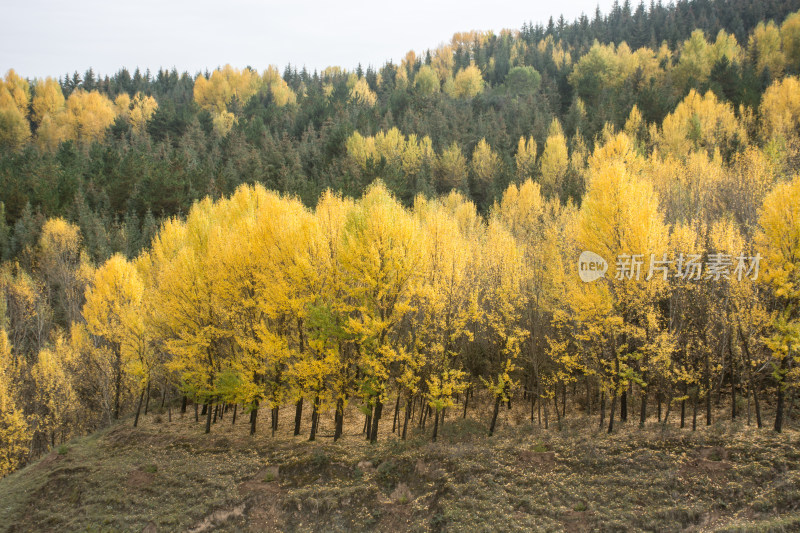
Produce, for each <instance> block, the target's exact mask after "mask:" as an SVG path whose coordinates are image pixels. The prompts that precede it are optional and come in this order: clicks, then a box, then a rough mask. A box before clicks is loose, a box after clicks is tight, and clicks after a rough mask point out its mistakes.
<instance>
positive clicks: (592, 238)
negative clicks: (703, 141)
mask: <svg viewBox="0 0 800 533" xmlns="http://www.w3.org/2000/svg"><path fill="white" fill-rule="evenodd" d="M625 138H626V136H624V134H620V140H624V139H625ZM607 155H612V154H607ZM629 166H630V167H632V169H631V170H633V169H635V168H636V167H637V166H638V165H637V164H635V163H634V164H633V165H629V164H626V163H625V162H624V160H620V159H618V158H615V157H613V156H612V157H608V158H607V159H606V160H605V161H603V160H598V159H595V160H594V162H593V164H590V173H591V176H590V179H589V188H588V191H587V194H586V197H585V198H584V201H583V205H582V206H581V213H580V222H579V236H578V242H579V244H580V245H581V246H582V247H583V249H584V250H585V251H589V252H593V253H595V254H598V255H599V256H600V257H602V258H603V259H604V260H605V261H606V262H607V263H608V264H609V274H608V275H607V276H606V277H605V278H602V279H600V280H598V281H595V282H593V283H591V284H589V283H587V284H584V285H585V286H584V287H582V292H584V293H585V294H586V298H588V299H590V300H595V301H598V303H597V304H594V305H592V307H593V308H597V309H599V310H601V313H602V314H601V315H599V316H597V317H596V318H597V319H599V320H600V321H601V325H602V329H605V334H606V335H605V336H606V338H607V339H608V344H607V346H606V347H604V349H603V353H604V360H603V363H604V367H605V368H603V369H602V370H603V371H604V373H605V375H606V376H607V378H608V380H609V386H610V389H611V393H612V411H611V418H610V422H609V431H612V430H613V423H614V412H615V407H616V402H617V396H619V395H621V396H622V397H621V405H620V407H621V410H620V411H621V418H622V420H623V421H625V420H626V419H627V404H626V400H627V394H626V391H627V388H628V385H629V381H630V378H631V377H632V376H634V375H635V372H634V371H635V368H636V366H637V364H636V362H637V358H639V359H640V358H641V357H640V355H641V354H642V353H643V351H642V349H641V348H642V347H643V346H644V345H645V344H646V343H647V341H648V335H647V329H648V326H649V325H650V324H649V322H651V320H650V319H649V315H650V314H651V313H652V312H653V309H654V307H655V306H656V304H657V302H658V301H659V299H660V298H661V293H662V292H663V290H664V289H665V287H666V283H665V282H666V278H667V276H668V270H665V268H668V266H669V264H668V263H667V262H666V261H667V258H666V257H665V254H666V246H667V231H666V227H665V226H664V223H663V218H662V215H661V212H660V211H659V206H658V198H657V196H656V195H655V192H654V191H653V188H652V186H651V185H650V184H649V183H648V182H646V181H645V180H643V179H642V178H641V177H640V176H638V175H637V174H636V173H635V171H633V172H632V171H631V170H629V168H628V167H629ZM612 264H614V265H615V267H616V268H615V269H613V271H614V275H613V277H612V276H611V274H610V273H611V271H612V267H611V266H610V265H612ZM645 278H649V279H647V280H645ZM609 299H610V302H608V303H604V302H603V301H604V300H609ZM576 301H577V299H576ZM604 308H605V309H610V311H611V312H610V313H609V314H610V316H603V315H604V312H603V311H602V309H604Z"/></svg>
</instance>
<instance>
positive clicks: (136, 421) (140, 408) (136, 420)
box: [133, 389, 144, 427]
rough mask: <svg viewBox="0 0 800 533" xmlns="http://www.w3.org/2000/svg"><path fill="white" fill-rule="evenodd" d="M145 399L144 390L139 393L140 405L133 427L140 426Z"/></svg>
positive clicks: (137, 408)
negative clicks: (140, 416) (140, 415)
mask: <svg viewBox="0 0 800 533" xmlns="http://www.w3.org/2000/svg"><path fill="white" fill-rule="evenodd" d="M143 399H144V389H142V392H140V393H139V405H137V406H136V418H134V419H133V427H136V426H138V425H139V412H140V411H141V410H142V400H143Z"/></svg>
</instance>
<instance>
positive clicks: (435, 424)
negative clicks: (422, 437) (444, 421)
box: [431, 410, 439, 442]
mask: <svg viewBox="0 0 800 533" xmlns="http://www.w3.org/2000/svg"><path fill="white" fill-rule="evenodd" d="M438 434H439V411H438V410H437V411H436V420H435V421H434V422H433V438H431V441H432V442H436V436H437V435H438Z"/></svg>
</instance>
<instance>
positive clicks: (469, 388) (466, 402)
mask: <svg viewBox="0 0 800 533" xmlns="http://www.w3.org/2000/svg"><path fill="white" fill-rule="evenodd" d="M470 390H472V385H470V386H469V387H468V388H467V392H466V394H464V416H462V417H461V418H467V406H468V405H469V391H470Z"/></svg>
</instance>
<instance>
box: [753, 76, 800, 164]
mask: <svg viewBox="0 0 800 533" xmlns="http://www.w3.org/2000/svg"><path fill="white" fill-rule="evenodd" d="M759 115H760V116H761V135H762V138H763V140H764V142H765V143H766V149H765V151H767V152H768V153H770V152H771V153H775V152H777V153H778V155H782V156H784V157H782V159H784V160H791V159H792V158H794V157H797V155H798V153H800V134H798V130H800V79H798V78H797V77H796V76H789V77H786V78H783V79H782V80H776V81H775V82H774V83H773V84H772V85H770V86H769V87H768V88H767V90H766V91H764V95H763V96H762V98H761V105H760V107H759Z"/></svg>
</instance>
